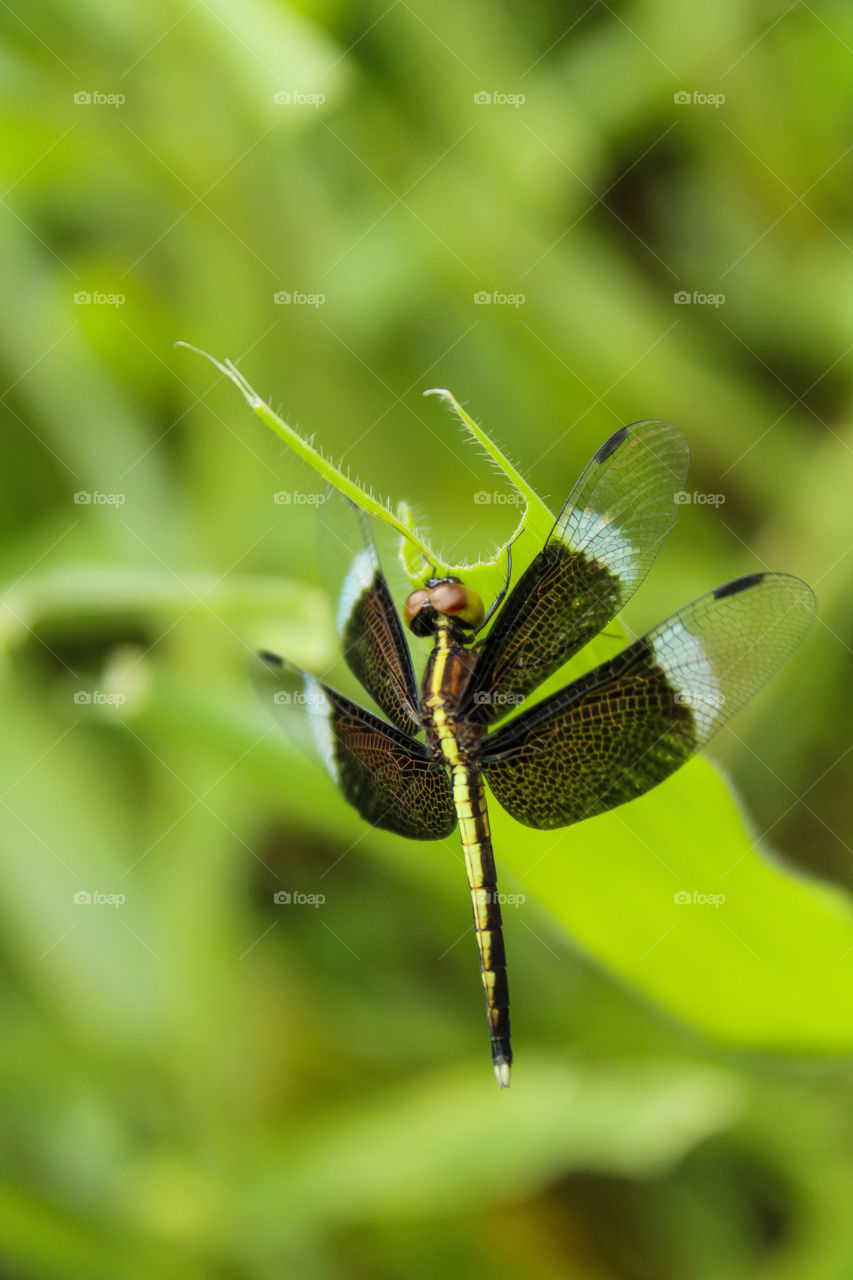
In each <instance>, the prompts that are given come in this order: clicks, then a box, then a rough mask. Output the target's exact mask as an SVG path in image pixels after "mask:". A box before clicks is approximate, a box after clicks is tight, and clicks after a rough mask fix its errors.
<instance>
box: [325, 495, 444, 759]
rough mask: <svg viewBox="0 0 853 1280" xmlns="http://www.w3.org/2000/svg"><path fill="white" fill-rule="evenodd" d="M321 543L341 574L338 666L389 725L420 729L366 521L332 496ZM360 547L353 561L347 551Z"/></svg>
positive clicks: (413, 686) (398, 627)
mask: <svg viewBox="0 0 853 1280" xmlns="http://www.w3.org/2000/svg"><path fill="white" fill-rule="evenodd" d="M320 519H321V520H322V521H323V524H324V526H325V535H326V537H327V539H334V544H335V546H334V550H335V555H336V558H337V559H339V560H340V559H341V558H342V557H343V556H346V562H347V569H346V575H345V577H344V581H343V586H342V587H341V590H340V594H339V597H338V603H337V614H336V620H337V626H338V633H339V635H340V637H341V646H342V649H343V656H344V660H345V661H346V664H347V666H348V667H349V669H350V670H351V671H352V673H353V675H354V676H355V677H356V679H357V680H358V681H359V683H360V684H361V686H362V688H364V689H366V690H367V692H368V693H369V694H370V696H371V698H373V699H374V701H375V702H376V704H377V706H378V707H380V708H381V710H382V711H383V712H384V713H385V715H386V716H387V717H388V719H389V720H391V721H392V722H393V724H395V725H396V726H397V728H398V729H402V730H403V731H404V732H405V733H411V734H415V733H418V732H419V730H420V727H421V721H420V713H419V710H418V708H419V699H418V685H417V681H416V679H415V672H414V668H413V666H412V657H411V653H410V652H409V646H408V644H407V643H406V636H405V632H404V630H403V624H402V622H401V621H400V615H399V614H398V613H397V610H396V608H395V606H394V601H393V600H392V598H391V592H390V591H389V589H388V583H387V581H386V579H385V575H384V574H383V572H382V568H381V566H380V563H379V555H378V553H377V550H376V543H375V542H374V539H373V535H372V533H371V530H370V524H369V521H368V518H367V516H366V515H365V514H364V512H363V511H361V510H360V509H359V508H358V507H357V506H356V505H355V503H353V502H350V501H349V499H347V498H343V497H341V496H340V495H339V494H335V495H332V496H331V497H330V498H329V500H328V501H327V502H326V503H325V504H324V506H323V507H322V508H321V509H320ZM354 544H355V545H358V546H360V550H359V551H358V552H356V553H355V554H354V555H353V553H352V547H353V545H354Z"/></svg>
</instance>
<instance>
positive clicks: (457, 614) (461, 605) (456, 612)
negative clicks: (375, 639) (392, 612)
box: [403, 578, 484, 636]
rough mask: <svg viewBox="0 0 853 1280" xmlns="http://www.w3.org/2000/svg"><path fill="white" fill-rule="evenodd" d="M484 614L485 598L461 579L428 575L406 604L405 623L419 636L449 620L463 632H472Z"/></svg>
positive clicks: (430, 632) (428, 632) (446, 623)
mask: <svg viewBox="0 0 853 1280" xmlns="http://www.w3.org/2000/svg"><path fill="white" fill-rule="evenodd" d="M483 617H484V610H483V602H482V600H481V599H480V597H479V596H478V595H477V593H476V591H472V590H471V588H470V587H466V586H465V584H464V583H462V582H460V581H459V579H458V578H428V579H427V581H426V582H425V583H424V585H423V586H422V587H419V588H418V590H417V591H413V592H412V594H411V595H410V596H409V598H408V599H407V601H406V603H405V605H404V606H403V618H404V619H405V622H406V626H407V627H408V628H409V630H410V631H413V632H414V634H415V635H416V636H428V635H432V633H433V632H434V631H435V629H436V627H440V626H447V625H448V622H450V623H451V624H455V626H456V628H457V629H459V630H461V631H473V630H475V629H476V628H477V627H479V625H480V623H481V622H482V621H483Z"/></svg>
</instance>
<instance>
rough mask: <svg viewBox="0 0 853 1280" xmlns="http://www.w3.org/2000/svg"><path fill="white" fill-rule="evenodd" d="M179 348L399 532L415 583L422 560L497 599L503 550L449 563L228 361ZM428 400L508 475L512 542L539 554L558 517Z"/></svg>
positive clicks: (456, 407) (480, 434)
mask: <svg viewBox="0 0 853 1280" xmlns="http://www.w3.org/2000/svg"><path fill="white" fill-rule="evenodd" d="M175 345H176V346H180V347H187V348H188V350H190V351H195V352H196V353H197V354H198V355H201V356H204V358H205V359H206V360H209V361H210V363H211V364H212V365H214V366H215V367H216V368H217V369H219V371H220V372H221V373H224V374H225V376H226V378H228V379H230V381H231V382H233V383H234V385H235V387H237V389H238V390H239V391H240V393H241V395H242V396H243V398H244V399H245V401H246V403H247V404H248V405H249V407H250V408H251V409H252V411H253V412H254V413H256V414H257V415H258V417H259V418H260V419H261V421H262V422H265V423H266V425H267V426H268V427H269V428H270V430H272V431H274V432H275V434H276V435H277V436H278V437H279V439H280V440H283V441H284V443H285V444H287V445H288V446H289V447H290V448H291V449H292V450H293V452H294V453H295V454H297V455H298V456H299V457H300V458H302V460H303V461H304V462H307V463H308V465H309V466H310V467H313V469H314V470H315V471H316V472H317V474H318V475H319V476H321V478H322V479H323V480H325V481H326V482H327V483H328V484H331V485H334V487H335V488H336V489H338V490H339V491H340V492H341V493H343V494H344V495H345V496H346V497H347V498H349V499H350V500H351V501H352V502H354V503H356V504H357V505H358V506H359V507H361V508H362V510H363V511H366V512H367V513H368V515H371V516H375V517H376V519H378V520H382V521H383V522H384V523H385V524H387V525H389V526H390V527H391V528H392V529H394V530H396V532H397V533H398V534H399V535H400V538H401V542H402V545H403V548H404V550H403V551H402V553H401V559H402V562H403V565H404V567H405V569H406V572H407V573H408V574H409V577H410V578H411V579H412V580H413V581H414V580H415V579H417V578H422V577H423V572H424V561H426V562H427V563H428V564H430V565H433V566H435V569H436V570H437V571H439V572H440V573H447V574H456V575H458V576H460V577H461V576H464V577H465V578H466V579H467V580H468V581H469V582H470V583H471V585H472V586H473V587H474V588H475V590H478V591H480V593H481V594H482V595H483V597H484V598H486V597H487V596H488V595H490V594H493V592H491V591H490V589H489V587H490V585H491V584H492V583H493V581H494V575H493V574H492V573H490V572H489V571H491V570H494V569H495V567H496V566H497V564H498V562H499V560H500V555H501V549H500V548H497V549H496V551H495V554H494V555H493V556H492V557H491V558H488V557H487V558H485V559H484V560H475V561H472V562H471V563H468V562H464V561H459V562H455V561H451V560H448V559H446V558H445V557H444V556H443V555H442V553H441V552H439V551H437V550H436V549H435V548H434V547H432V546H431V544H430V543H429V541H428V540H427V537H426V535H425V534H424V533H422V532H420V531H419V530H417V529H416V528H415V526H414V524H413V521H412V517H411V512H410V510H409V507H408V505H407V504H406V503H405V502H404V501H402V500H401V501H400V502H398V505H397V510H396V512H395V511H392V509H391V506H390V504H389V503H388V502H387V501H380V500H379V499H377V498H376V497H374V495H373V493H372V492H370V491H368V490H367V489H365V488H364V486H363V485H361V484H359V483H358V481H357V480H354V479H353V478H352V477H351V476H350V475H349V473H348V472H344V471H342V470H341V468H340V467H339V466H337V465H336V464H335V463H334V462H332V461H331V459H330V458H327V457H325V455H324V454H323V453H322V452H321V451H320V450H319V449H317V448H315V447H314V445H313V444H311V443H310V442H309V441H308V440H306V439H305V438H304V437H303V436H301V435H300V434H299V432H298V431H296V430H295V429H294V428H293V427H291V426H290V425H289V424H288V423H286V422H285V421H284V419H283V418H281V417H279V415H278V414H277V413H275V411H274V410H273V409H271V408H270V406H269V405H268V404H267V403H266V402H265V401H264V400H262V399H261V397H260V396H259V395H258V393H257V392H256V391H255V390H254V389H253V387H252V386H251V385H250V384H249V382H248V381H247V379H246V378H245V377H244V376H243V374H242V373H240V371H239V369H238V368H237V367H236V365H234V364H233V363H232V362H231V361H230V360H224V361H220V360H217V359H216V358H215V357H214V356H212V355H210V354H209V353H208V352H206V351H202V350H201V349H200V348H199V347H194V346H192V344H191V343H189V342H178V343H176V344H175ZM424 395H427V396H433V395H434V396H439V397H441V399H442V400H443V401H444V402H445V403H446V404H448V405H450V407H451V408H452V409H453V411H454V413H455V414H456V415H457V417H458V418H459V421H460V422H461V423H462V425H463V427H464V428H465V430H466V431H467V432H468V433H469V434H470V436H471V437H472V438H473V439H474V440H475V441H476V442H477V443H478V444H479V445H480V446H481V447H482V449H483V451H484V452H485V454H486V456H487V457H488V458H489V459H491V461H492V463H493V464H494V466H495V467H496V469H497V470H498V471H500V472H501V473H502V474H503V475H504V476H505V478H506V480H507V482H508V483H509V485H510V486H511V487H512V488H513V489H515V490H516V492H517V493H518V495H519V498H520V499H521V506H522V514H521V518H520V520H519V523H518V526H517V527H516V529H515V531H514V533H513V534H512V535H511V537H510V539H509V542H510V543H512V542H514V541H515V540H516V539H517V538H518V537H519V536H520V534H521V533H523V532H528V533H529V535H530V536H529V537H528V539H527V549H531V548H535V549H537V550H538V548H539V547H541V546H542V545H543V543H544V542H545V539H546V538H547V536H548V533H549V531H550V529H551V526H552V525H553V523H554V517H553V516H552V515H551V512H550V510H549V508H548V505H547V503H545V502H543V501H542V499H541V498H540V497H539V496H538V495H537V494H536V493H535V492H534V491H533V489H531V487H530V485H529V484H528V483H527V481H526V480H525V479H524V478H523V476H522V475H521V474H520V472H519V471H518V470H517V469H516V468H515V467H514V466H513V464H512V463H511V462H510V461H509V459H508V458H507V457H506V455H505V454H504V453H503V452H502V451H501V450H500V449H499V448H498V447H497V445H496V444H495V443H494V441H492V440H491V438H490V437H489V436H488V435H487V433H486V432H485V431H484V430H483V429H482V427H480V426H478V425H477V423H476V422H474V420H473V418H471V417H470V416H469V415H468V414H467V413H466V412H465V410H464V409H463V408H462V406H461V405H460V404H459V403H458V401H457V400H456V398H455V397H454V396H453V395H452V394H451V393H450V392H449V391H447V390H445V389H444V388H440V387H435V388H431V389H430V390H428V391H425V392H424ZM410 549H414V550H415V551H417V553H418V554H417V556H416V557H415V558H413V557H412V555H411V550H410ZM533 554H534V552H533V551H532V550H528V557H527V558H528V560H529V559H532V557H533Z"/></svg>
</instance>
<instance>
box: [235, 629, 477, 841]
mask: <svg viewBox="0 0 853 1280" xmlns="http://www.w3.org/2000/svg"><path fill="white" fill-rule="evenodd" d="M253 678H254V681H255V684H256V686H257V687H258V690H259V692H260V694H261V697H262V700H263V701H264V702H265V703H266V704H267V705H268V706H269V707H270V709H271V710H272V711H273V712H274V713H275V714H276V715H277V717H278V718H279V719H280V720H281V721H282V723H283V724H284V726H285V728H286V729H287V730H288V731H289V732H290V733H292V734H293V735H294V736H295V737H296V738H297V739H298V740H299V741H300V742H301V744H302V745H303V746H307V747H309V749H310V748H312V747H313V750H314V753H315V754H317V755H319V757H320V759H321V760H322V762H323V764H324V766H325V768H326V770H327V771H328V773H329V774H330V776H331V777H332V779H333V780H334V781H335V782H336V783H337V785H338V787H339V788H340V790H341V792H342V793H343V795H344V797H345V798H346V799H347V800H348V801H349V803H350V804H351V805H353V806H354V808H356V809H357V810H358V812H359V813H360V814H361V816H362V817H363V818H364V819H365V820H366V821H367V822H369V823H370V824H371V826H374V827H382V828H383V829H384V830H386V831H394V832H396V833H397V834H398V835H401V836H408V837H409V838H410V839H412V840H439V839H441V838H442V837H444V836H447V835H449V834H450V832H451V831H452V830H453V828H454V827H455V826H456V812H455V809H454V807H453V792H452V789H451V785H450V779H449V777H448V774H447V770H446V769H445V768H444V766H443V765H441V764H438V763H437V762H435V761H434V760H433V759H432V757H431V756H430V755H429V754H428V752H427V749H426V747H424V746H422V745H421V743H419V742H416V741H415V740H414V739H413V738H410V737H409V736H408V735H407V734H405V733H401V732H400V730H399V729H395V728H394V727H393V726H392V725H389V724H386V723H385V722H384V721H383V720H380V718H379V717H378V716H375V715H373V714H372V712H370V711H366V710H365V709H364V708H363V707H360V706H359V705H358V703H356V702H352V701H351V700H350V699H349V698H346V697H344V695H343V694H341V693H338V692H337V691H336V690H335V689H332V688H330V687H329V686H328V685H326V684H323V683H322V681H320V680H318V679H316V677H315V676H312V675H310V674H309V673H308V672H307V671H303V670H302V669H301V668H300V667H296V666H294V665H293V664H292V663H290V662H287V661H286V660H285V659H283V658H279V657H277V656H276V655H275V654H269V653H262V654H259V655H258V658H257V661H256V664H255V667H254V669H253Z"/></svg>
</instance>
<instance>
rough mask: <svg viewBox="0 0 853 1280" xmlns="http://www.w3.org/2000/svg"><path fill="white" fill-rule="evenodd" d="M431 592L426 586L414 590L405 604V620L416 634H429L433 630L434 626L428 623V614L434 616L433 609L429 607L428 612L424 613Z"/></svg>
mask: <svg viewBox="0 0 853 1280" xmlns="http://www.w3.org/2000/svg"><path fill="white" fill-rule="evenodd" d="M429 603H430V593H429V591H427V590H426V588H425V587H421V588H420V590H418V591H413V592H412V594H411V595H410V596H409V597H408V599H407V600H406V603H405V604H404V605H403V621H404V622H405V624H406V626H407V627H408V628H409V630H410V631H413V632H414V633H415V635H416V636H428V635H429V634H430V632H431V631H432V626H431V625H430V624H428V622H427V617H426V614H428V615H430V618H431V619H432V617H433V611H432V609H427V610H426V614H422V611H423V609H424V605H429Z"/></svg>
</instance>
